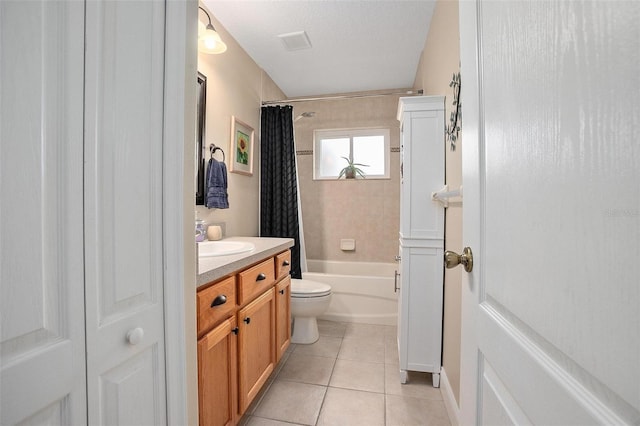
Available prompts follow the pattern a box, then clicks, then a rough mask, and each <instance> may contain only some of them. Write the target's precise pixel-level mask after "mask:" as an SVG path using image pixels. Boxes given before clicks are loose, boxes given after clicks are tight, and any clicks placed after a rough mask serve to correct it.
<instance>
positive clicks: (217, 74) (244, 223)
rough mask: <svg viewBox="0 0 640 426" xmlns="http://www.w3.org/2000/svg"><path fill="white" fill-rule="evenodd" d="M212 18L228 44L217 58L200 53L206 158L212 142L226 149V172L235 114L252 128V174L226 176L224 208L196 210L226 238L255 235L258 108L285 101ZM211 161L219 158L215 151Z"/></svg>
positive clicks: (258, 170) (229, 159)
mask: <svg viewBox="0 0 640 426" xmlns="http://www.w3.org/2000/svg"><path fill="white" fill-rule="evenodd" d="M200 13H202V12H200ZM211 18H212V20H213V21H214V22H213V24H214V26H215V28H216V30H217V31H218V33H219V34H220V37H221V38H222V39H223V40H224V42H225V43H226V44H227V51H226V52H225V53H223V54H220V55H207V54H203V53H199V54H198V71H200V72H201V73H203V74H204V75H205V76H206V77H207V117H206V123H205V142H206V149H205V158H206V160H207V161H208V160H209V149H208V147H209V145H210V144H211V143H215V144H216V145H217V146H219V147H221V148H222V149H223V150H224V152H225V156H226V164H227V170H229V169H230V161H231V156H232V152H231V148H230V145H231V117H232V116H235V117H236V118H238V119H239V120H241V121H243V122H245V123H247V124H248V125H249V126H251V127H253V129H254V133H255V137H254V141H255V142H254V147H253V153H254V159H253V176H245V175H240V174H236V173H229V174H228V192H229V208H228V209H207V208H206V207H204V206H198V207H197V209H196V210H197V211H198V215H199V217H200V219H203V220H204V221H205V222H206V223H207V224H211V223H222V222H224V223H225V225H226V235H229V236H257V235H258V227H259V215H258V212H259V195H260V107H261V102H262V101H263V100H273V99H283V98H284V97H285V96H284V93H283V92H282V91H281V90H280V89H279V88H278V86H276V84H275V83H273V81H272V80H271V78H270V77H269V76H268V75H267V74H266V73H265V72H264V71H263V70H262V69H261V68H260V67H259V66H258V65H257V64H256V63H255V62H254V61H253V59H251V57H249V55H248V54H247V53H246V52H245V51H244V50H243V49H242V48H241V47H240V45H239V44H238V43H237V42H236V41H235V40H234V39H233V38H232V37H231V35H229V33H228V32H227V31H226V30H225V28H224V27H223V26H222V25H221V24H220V23H219V22H217V21H216V20H215V16H213V15H211ZM201 19H203V18H202V17H201ZM194 84H195V79H194ZM215 157H216V159H221V158H222V156H221V154H220V153H219V152H217V153H216V155H215Z"/></svg>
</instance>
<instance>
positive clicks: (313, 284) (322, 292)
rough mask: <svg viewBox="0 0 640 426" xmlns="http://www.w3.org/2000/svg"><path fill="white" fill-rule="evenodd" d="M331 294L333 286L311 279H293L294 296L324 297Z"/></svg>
mask: <svg viewBox="0 0 640 426" xmlns="http://www.w3.org/2000/svg"><path fill="white" fill-rule="evenodd" d="M329 294H331V286H330V285H328V284H325V283H319V282H317V281H311V280H297V279H293V280H291V296H292V297H322V296H327V295H329Z"/></svg>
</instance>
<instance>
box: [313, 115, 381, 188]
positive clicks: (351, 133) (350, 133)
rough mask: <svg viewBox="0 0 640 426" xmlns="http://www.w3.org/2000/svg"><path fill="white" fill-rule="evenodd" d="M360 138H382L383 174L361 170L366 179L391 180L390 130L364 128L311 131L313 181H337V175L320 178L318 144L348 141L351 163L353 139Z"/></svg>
mask: <svg viewBox="0 0 640 426" xmlns="http://www.w3.org/2000/svg"><path fill="white" fill-rule="evenodd" d="M362 136H382V137H383V138H384V152H383V154H384V174H377V175H371V174H368V173H367V172H366V170H363V171H364V173H365V175H366V179H391V170H390V169H391V167H390V166H391V155H390V150H391V129H390V128H388V127H366V128H348V129H317V130H314V131H313V180H338V175H337V174H336V175H335V176H321V175H320V163H321V161H322V156H321V155H320V153H321V152H322V150H321V149H320V143H321V141H322V140H323V139H337V138H344V139H349V158H350V159H351V160H352V161H353V138H354V137H362Z"/></svg>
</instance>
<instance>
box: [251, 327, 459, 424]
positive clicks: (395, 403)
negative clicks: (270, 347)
mask: <svg viewBox="0 0 640 426" xmlns="http://www.w3.org/2000/svg"><path fill="white" fill-rule="evenodd" d="M318 325H319V330H320V339H319V340H318V341H317V342H316V343H314V344H312V345H294V344H292V345H291V346H290V347H289V349H288V351H287V353H286V354H285V355H284V357H283V358H282V361H281V362H280V364H279V365H278V366H277V368H276V370H275V371H274V373H273V374H272V375H271V377H270V378H269V380H268V382H267V384H266V385H265V386H264V388H263V391H262V392H261V394H260V395H258V397H257V398H256V399H255V400H254V402H253V404H252V405H251V406H250V407H249V409H248V410H247V412H246V413H245V415H244V417H243V418H242V420H241V422H240V424H241V425H246V426H278V425H280V426H286V425H289V426H291V425H313V426H315V425H318V426H320V425H323V426H325V425H336V426H338V425H339V426H375V425H381V426H392V425H393V426H395V425H398V426H399V425H407V426H424V425H450V421H449V418H448V416H447V412H446V409H445V406H444V402H443V400H442V395H441V393H440V389H437V388H434V387H433V386H432V385H431V375H430V374H426V373H414V372H410V375H409V383H407V384H405V385H401V384H400V381H399V376H398V351H397V346H396V327H394V326H385V325H371V324H356V323H340V322H332V321H322V320H320V321H318Z"/></svg>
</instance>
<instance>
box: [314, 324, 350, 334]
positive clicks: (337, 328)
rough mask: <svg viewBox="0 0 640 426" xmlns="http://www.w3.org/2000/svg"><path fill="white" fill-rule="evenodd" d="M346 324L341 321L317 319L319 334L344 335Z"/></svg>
mask: <svg viewBox="0 0 640 426" xmlns="http://www.w3.org/2000/svg"><path fill="white" fill-rule="evenodd" d="M346 329H347V324H345V323H343V322H335V321H325V320H318V332H319V333H320V335H321V336H331V337H344V332H345V330H346Z"/></svg>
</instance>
